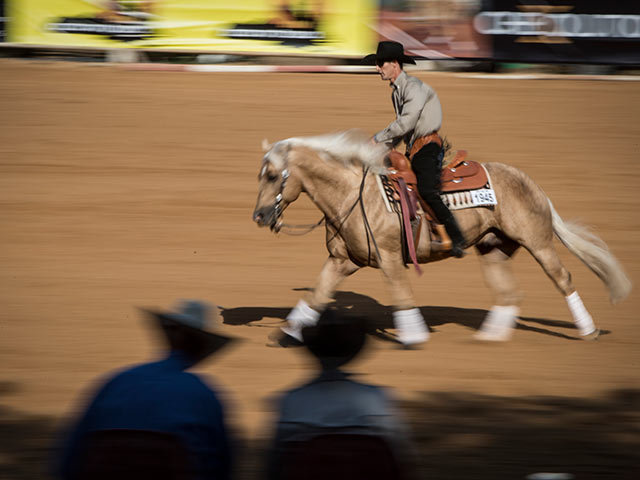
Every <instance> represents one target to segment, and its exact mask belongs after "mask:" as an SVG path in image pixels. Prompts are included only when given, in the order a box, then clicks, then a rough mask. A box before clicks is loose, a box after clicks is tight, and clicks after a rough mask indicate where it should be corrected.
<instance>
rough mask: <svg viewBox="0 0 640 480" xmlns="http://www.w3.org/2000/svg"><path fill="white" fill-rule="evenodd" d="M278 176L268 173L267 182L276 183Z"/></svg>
mask: <svg viewBox="0 0 640 480" xmlns="http://www.w3.org/2000/svg"><path fill="white" fill-rule="evenodd" d="M277 178H278V176H277V175H274V174H273V173H267V181H268V182H275V181H276V180H277Z"/></svg>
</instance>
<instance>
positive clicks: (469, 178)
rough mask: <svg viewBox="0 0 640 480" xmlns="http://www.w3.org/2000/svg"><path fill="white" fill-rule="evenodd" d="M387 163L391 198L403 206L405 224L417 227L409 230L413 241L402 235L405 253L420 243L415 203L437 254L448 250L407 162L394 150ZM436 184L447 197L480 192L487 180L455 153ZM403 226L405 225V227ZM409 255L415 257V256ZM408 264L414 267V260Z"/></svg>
mask: <svg viewBox="0 0 640 480" xmlns="http://www.w3.org/2000/svg"><path fill="white" fill-rule="evenodd" d="M388 159H389V162H390V164H391V167H390V168H389V175H388V176H389V178H390V180H391V183H392V185H393V187H394V189H395V192H394V198H396V199H397V200H399V201H401V200H402V199H405V200H404V203H406V204H407V206H406V207H405V206H404V205H403V207H402V208H403V209H404V208H406V209H407V210H408V218H409V220H410V221H412V222H413V223H414V224H416V225H417V227H416V228H414V229H413V235H411V236H412V237H413V238H408V237H409V236H410V235H409V232H408V231H407V232H406V235H405V236H406V237H407V238H406V239H405V242H406V243H407V244H408V245H407V247H408V248H409V251H410V252H409V253H411V249H412V247H414V245H416V246H417V245H418V242H419V241H420V231H421V227H422V221H417V222H416V219H417V217H418V211H417V204H418V203H419V204H420V205H421V206H422V210H423V212H424V217H425V219H426V220H427V221H428V225H429V230H430V232H429V233H430V235H431V238H432V240H433V241H435V242H437V243H439V244H440V250H442V251H447V250H449V249H450V248H451V239H450V238H449V236H448V235H447V233H446V230H445V228H444V225H442V224H441V223H439V222H438V221H437V218H436V216H435V214H434V213H433V211H432V210H431V207H429V205H428V204H427V203H426V202H425V201H424V200H422V198H421V197H420V194H419V193H418V188H417V183H418V180H417V179H416V175H415V173H413V170H412V169H411V164H410V163H409V159H408V158H407V157H406V156H405V155H403V154H402V153H400V152H399V151H397V150H392V151H391V152H390V153H389V155H388ZM440 182H441V186H440V191H442V192H446V193H450V192H459V191H464V190H474V189H477V188H482V187H484V186H485V185H486V184H487V182H488V178H487V173H486V171H485V169H484V168H482V166H481V165H480V164H479V163H478V162H474V161H471V160H467V151H466V150H458V151H457V152H456V155H455V157H454V159H453V160H452V161H451V162H450V163H449V164H448V165H446V166H445V167H443V169H442V174H441V177H440ZM402 203H403V202H402V201H401V204H402ZM418 220H420V219H418ZM406 223H407V222H406V221H405V225H406ZM413 255H414V256H415V252H414V253H413ZM412 260H413V261H414V263H416V262H415V259H414V258H412Z"/></svg>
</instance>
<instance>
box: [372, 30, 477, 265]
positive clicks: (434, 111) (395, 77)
mask: <svg viewBox="0 0 640 480" xmlns="http://www.w3.org/2000/svg"><path fill="white" fill-rule="evenodd" d="M363 62H365V63H369V64H371V63H374V62H375V64H376V70H377V71H378V73H379V74H380V77H381V79H382V80H388V81H389V85H390V86H391V88H392V89H393V93H392V95H391V100H392V101H393V108H394V110H395V112H396V119H395V121H393V122H392V123H391V124H389V126H388V127H387V128H385V129H384V130H381V131H379V132H378V133H376V134H375V135H374V136H373V138H372V141H373V142H375V143H387V144H390V145H391V146H395V145H397V144H398V143H400V141H402V140H404V142H405V145H406V155H407V157H409V160H411V168H412V169H413V171H414V173H415V174H416V178H417V180H418V192H420V196H421V197H422V199H423V200H424V201H425V202H426V203H427V204H428V205H429V206H430V207H431V209H432V210H433V212H434V213H435V215H436V217H437V220H438V221H440V222H441V223H442V224H443V225H444V227H445V229H446V230H447V234H448V235H449V237H450V238H451V242H452V246H451V253H452V254H453V255H454V256H455V257H458V258H460V257H463V256H464V248H465V239H464V236H463V235H462V232H461V231H460V227H459V226H458V223H457V222H456V219H455V217H454V216H453V214H452V213H451V212H450V211H449V209H448V208H447V207H446V205H445V204H444V203H443V202H442V199H441V198H440V173H441V171H442V158H443V155H444V151H443V149H442V139H441V138H440V136H439V135H438V130H439V129H440V126H441V125H442V107H441V106H440V100H439V99H438V95H437V94H436V92H435V91H434V90H433V88H431V87H430V86H429V85H427V84H425V83H423V82H422V81H421V80H419V79H417V78H415V77H412V76H409V75H407V74H406V73H405V71H404V70H403V69H402V66H403V64H404V63H412V64H414V65H415V63H416V62H415V61H414V60H413V59H412V58H411V57H409V56H407V55H405V54H404V47H403V46H402V44H400V43H398V42H389V41H385V42H380V43H379V44H378V50H377V52H376V53H373V54H371V55H367V56H366V57H365V58H364V59H363Z"/></svg>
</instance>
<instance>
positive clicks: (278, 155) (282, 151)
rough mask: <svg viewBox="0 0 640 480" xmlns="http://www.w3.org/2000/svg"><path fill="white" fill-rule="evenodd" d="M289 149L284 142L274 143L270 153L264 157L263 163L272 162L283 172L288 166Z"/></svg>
mask: <svg viewBox="0 0 640 480" xmlns="http://www.w3.org/2000/svg"><path fill="white" fill-rule="evenodd" d="M287 152H288V147H287V145H286V144H284V143H283V142H276V143H274V144H273V145H272V146H271V148H270V149H269V151H268V152H267V153H265V154H264V157H262V163H265V162H271V164H272V165H273V166H274V167H275V168H277V169H279V170H283V169H284V168H285V166H286V158H287Z"/></svg>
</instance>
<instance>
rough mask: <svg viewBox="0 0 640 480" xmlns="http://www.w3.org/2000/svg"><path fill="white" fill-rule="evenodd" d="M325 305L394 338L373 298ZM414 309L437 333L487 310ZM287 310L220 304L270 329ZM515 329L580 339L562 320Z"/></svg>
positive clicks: (226, 319)
mask: <svg viewBox="0 0 640 480" xmlns="http://www.w3.org/2000/svg"><path fill="white" fill-rule="evenodd" d="M294 290H296V291H308V290H310V289H309V288H297V289H294ZM329 306H330V307H332V308H335V309H337V310H339V311H340V312H342V313H345V314H347V315H353V316H358V317H362V318H365V319H366V322H367V325H368V327H369V333H370V334H372V335H374V336H377V337H379V338H381V339H383V340H387V341H392V342H395V341H396V340H395V337H393V336H392V335H389V334H388V333H387V330H389V329H392V328H394V327H393V315H392V312H393V310H392V308H391V307H389V306H386V305H381V304H380V303H379V302H378V301H377V300H375V299H374V298H371V297H369V296H367V295H362V294H360V293H356V292H351V291H339V292H336V295H335V298H334V301H333V302H332V303H331V304H329ZM418 308H419V309H420V312H421V313H422V316H423V317H424V318H425V320H426V321H427V324H428V325H429V328H430V330H431V331H432V332H437V330H438V327H441V326H443V325H449V324H455V325H460V326H463V327H466V328H469V329H471V330H477V329H478V328H480V325H481V324H482V322H483V320H484V318H485V316H486V315H487V313H488V311H487V310H484V309H477V308H459V307H442V306H422V307H418ZM290 311H291V307H237V308H224V307H222V308H221V316H222V319H223V323H224V324H225V325H248V326H253V327H269V328H273V327H278V326H280V325H281V324H282V322H284V321H285V320H286V318H287V315H288V314H289V312H290ZM516 328H517V329H518V330H524V331H529V332H535V333H539V334H541V335H548V336H552V337H559V338H563V339H565V340H580V338H579V337H578V335H577V332H576V330H575V327H574V325H573V323H572V322H568V321H564V320H552V319H544V318H535V317H519V321H518V324H517V326H516ZM556 329H567V330H570V332H568V333H564V332H561V331H557V330H556ZM608 333H610V331H607V330H603V331H602V332H601V334H603V335H606V334H608Z"/></svg>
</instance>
